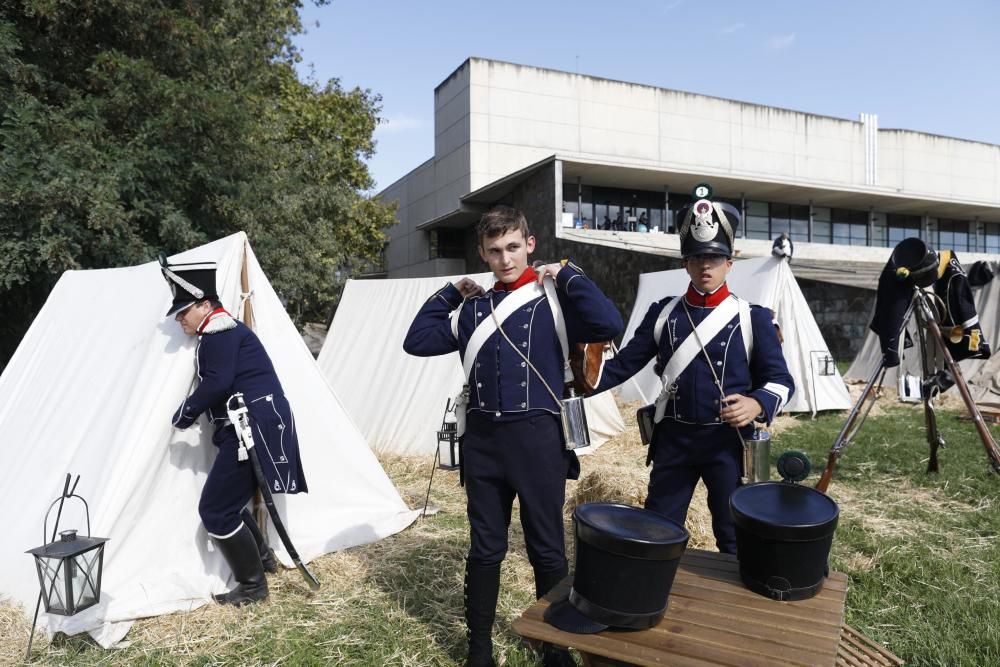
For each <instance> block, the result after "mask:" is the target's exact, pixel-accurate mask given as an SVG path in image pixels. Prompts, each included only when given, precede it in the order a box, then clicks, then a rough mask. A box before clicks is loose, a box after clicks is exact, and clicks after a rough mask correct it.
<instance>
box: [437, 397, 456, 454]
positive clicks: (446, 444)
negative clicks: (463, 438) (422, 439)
mask: <svg viewBox="0 0 1000 667" xmlns="http://www.w3.org/2000/svg"><path fill="white" fill-rule="evenodd" d="M456 409H457V406H454V405H453V404H452V402H451V399H448V403H447V404H446V405H445V408H444V419H443V420H442V421H441V430H440V431H438V432H437V442H438V452H437V453H438V466H439V467H441V468H444V469H445V470H454V469H455V468H457V467H458V463H459V453H458V438H459V435H458V419H457V418H456V415H455V411H456Z"/></svg>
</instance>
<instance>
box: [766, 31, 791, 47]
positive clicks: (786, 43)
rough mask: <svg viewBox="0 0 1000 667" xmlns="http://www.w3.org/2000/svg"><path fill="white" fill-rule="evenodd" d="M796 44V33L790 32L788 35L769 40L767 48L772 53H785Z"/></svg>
mask: <svg viewBox="0 0 1000 667" xmlns="http://www.w3.org/2000/svg"><path fill="white" fill-rule="evenodd" d="M794 43H795V33H794V32H790V33H788V34H787V35H775V36H774V37H772V38H771V39H769V40H767V48H769V49H771V50H772V51H784V50H785V49H787V48H789V47H791V45H792V44H794Z"/></svg>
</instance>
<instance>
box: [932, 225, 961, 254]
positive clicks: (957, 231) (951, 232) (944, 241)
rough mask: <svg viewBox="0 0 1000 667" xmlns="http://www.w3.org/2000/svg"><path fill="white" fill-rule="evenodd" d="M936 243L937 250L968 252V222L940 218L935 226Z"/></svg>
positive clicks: (934, 244)
mask: <svg viewBox="0 0 1000 667" xmlns="http://www.w3.org/2000/svg"><path fill="white" fill-rule="evenodd" d="M937 227H938V228H937V239H935V241H936V243H933V244H932V245H933V246H934V247H935V248H937V249H938V250H949V249H950V250H961V251H968V250H969V221H968V220H949V219H947V218H941V219H940V220H938V225H937Z"/></svg>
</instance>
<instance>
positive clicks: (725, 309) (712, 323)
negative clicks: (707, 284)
mask: <svg viewBox="0 0 1000 667" xmlns="http://www.w3.org/2000/svg"><path fill="white" fill-rule="evenodd" d="M738 309H739V306H738V305H737V302H736V299H726V300H725V301H723V302H722V303H720V304H719V305H718V306H716V307H715V308H713V309H712V312H711V313H709V315H708V317H706V318H705V319H704V320H702V322H701V324H699V325H698V336H695V335H693V334H689V335H688V337H687V338H685V339H684V342H682V343H681V344H680V347H678V348H677V349H676V350H674V353H673V354H672V355H670V361H668V362H667V367H666V368H664V369H663V375H662V376H661V377H662V378H663V384H664V387H670V386H671V385H673V384H674V382H675V381H676V380H677V378H678V377H680V375H681V373H683V372H684V369H686V368H687V367H688V366H689V365H690V364H691V361H692V360H694V358H695V356H696V355H697V354H698V352H700V351H701V346H700V345H698V337H701V340H713V339H714V338H715V337H716V336H717V335H718V334H719V332H720V331H722V327H724V326H726V323H728V322H729V321H730V320H732V319H733V317H734V316H735V315H736V311H737V310H738Z"/></svg>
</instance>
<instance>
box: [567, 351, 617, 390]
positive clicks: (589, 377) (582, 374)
mask: <svg viewBox="0 0 1000 667" xmlns="http://www.w3.org/2000/svg"><path fill="white" fill-rule="evenodd" d="M607 346H608V342H606V341H605V342H600V343H575V344H573V345H571V346H570V349H569V367H570V370H572V371H573V382H567V383H566V394H565V395H566V396H568V395H569V389H570V388H571V387H572V388H573V390H574V391H576V394H577V396H585V395H588V394H590V393H592V392H593V391H594V389H595V388H596V387H597V382H598V380H599V379H600V377H601V365H602V364H603V363H604V350H605V348H606V347H607Z"/></svg>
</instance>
